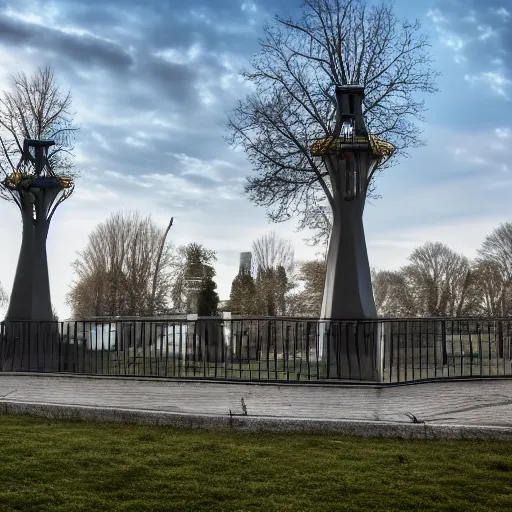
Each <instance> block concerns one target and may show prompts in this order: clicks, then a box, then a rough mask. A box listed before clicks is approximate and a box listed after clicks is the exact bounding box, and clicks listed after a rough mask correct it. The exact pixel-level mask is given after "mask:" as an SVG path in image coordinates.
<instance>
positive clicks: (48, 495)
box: [0, 415, 512, 512]
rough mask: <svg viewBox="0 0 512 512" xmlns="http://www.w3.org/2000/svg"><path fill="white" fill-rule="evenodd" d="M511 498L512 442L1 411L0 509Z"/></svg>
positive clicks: (293, 507)
mask: <svg viewBox="0 0 512 512" xmlns="http://www.w3.org/2000/svg"><path fill="white" fill-rule="evenodd" d="M10 510H23V511H37V512H42V511H48V510H52V511H53V510H56V511H72V512H79V511H85V510H98V511H99V510H101V511H117V510H123V511H133V512H139V511H184V510H187V511H224V510H225V511H235V510H237V511H244V510H261V511H276V510H279V511H281V510H289V511H293V512H298V511H301V510H311V511H315V512H316V511H331V510H346V511H357V510H367V511H372V512H373V511H384V510H390V511H391V510H392V511H401V510H411V511H413V510H414V511H423V510H429V511H443V510H444V511H473V510H475V511H476V510H479V511H485V512H489V511H499V510H512V442H484V441H480V442H478V441H457V442H453V441H451V442H448V441H403V440H389V439H360V438H347V437H339V436H334V435H330V436H319V435H296V434H294V435H286V434H279V435H270V434H258V435H256V434H248V433H243V432H232V433H231V432H203V431H180V430H173V429H170V428H166V427H143V426H134V425H113V424H110V425H108V424H91V423H79V422H66V421H50V420H44V419H38V418H31V417H27V416H4V415H0V511H10Z"/></svg>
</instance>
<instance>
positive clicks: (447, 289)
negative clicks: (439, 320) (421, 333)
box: [401, 242, 476, 317]
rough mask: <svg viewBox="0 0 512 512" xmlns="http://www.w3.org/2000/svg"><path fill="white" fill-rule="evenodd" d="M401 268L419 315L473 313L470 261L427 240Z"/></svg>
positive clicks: (444, 246)
mask: <svg viewBox="0 0 512 512" xmlns="http://www.w3.org/2000/svg"><path fill="white" fill-rule="evenodd" d="M409 261H410V264H409V265H407V266H405V267H404V268H402V269H401V273H402V275H403V276H404V278H405V281H406V283H407V286H408V288H409V290H410V292H411V294H412V296H413V297H414V302H415V304H416V311H417V314H418V315H419V316H439V317H440V316H467V315H471V314H473V313H474V310H475V307H476V302H475V301H476V297H475V295H474V290H473V279H472V272H471V263H470V261H469V260H468V258H466V257H465V256H462V255H461V254H457V253H455V252H454V251H452V250H451V249H450V248H449V247H448V246H446V245H444V244H441V243H439V242H435V243H433V242H426V243H425V244H424V245H422V246H421V247H417V248H416V249H415V250H414V251H413V252H412V254H411V255H410V257H409Z"/></svg>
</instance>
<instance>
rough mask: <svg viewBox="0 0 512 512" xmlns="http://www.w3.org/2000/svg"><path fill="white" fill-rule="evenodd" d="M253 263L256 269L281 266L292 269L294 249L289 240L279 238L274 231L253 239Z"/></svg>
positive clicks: (289, 270) (288, 269)
mask: <svg viewBox="0 0 512 512" xmlns="http://www.w3.org/2000/svg"><path fill="white" fill-rule="evenodd" d="M252 254H253V263H254V266H255V268H256V269H259V268H262V269H264V270H268V269H276V268H277V267H279V266H281V267H283V268H284V269H285V270H286V271H287V272H291V270H292V269H293V263H294V261H293V260H294V255H295V250H294V248H293V245H292V243H291V241H290V240H286V239H284V238H280V237H278V236H277V235H276V233H275V232H274V231H272V232H271V233H269V234H268V235H263V236H262V237H260V238H258V239H257V240H255V241H254V242H253V244H252Z"/></svg>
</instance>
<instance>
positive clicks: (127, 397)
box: [0, 374, 512, 427]
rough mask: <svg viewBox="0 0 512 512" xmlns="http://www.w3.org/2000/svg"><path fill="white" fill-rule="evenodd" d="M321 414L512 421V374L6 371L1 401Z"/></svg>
mask: <svg viewBox="0 0 512 512" xmlns="http://www.w3.org/2000/svg"><path fill="white" fill-rule="evenodd" d="M242 398H243V399H244V403H245V405H246V407H247V414H248V416H251V417H267V418H269V417H270V418H295V419H306V418H307V419H314V420H317V419H318V420H320V419H321V420H351V421H360V420H363V421H365V420H366V421H368V420H371V421H382V422H404V423H408V422H410V420H409V419H408V418H407V416H406V415H405V413H407V412H410V413H412V414H414V415H415V416H416V417H417V418H418V419H419V420H420V421H425V422H426V423H427V424H432V425H436V424H446V425H475V426H476V425H478V426H502V427H512V379H511V380H480V381H447V382H446V381H445V382H429V383H421V384H414V385H408V386H396V387H378V386H368V385H365V386H353V385H348V386H340V385H338V386H334V385H331V386H321V385H309V386H308V385H296V384H295V385H268V384H266V385H261V384H242V383H239V384H231V383H211V382H191V381H189V382H183V381H180V382H178V381H162V380H140V379H129V378H128V379H112V378H105V377H102V378H90V377H81V376H80V377H78V376H73V377H68V376H50V375H14V374H0V403H38V404H52V405H67V406H73V405H75V406H93V407H104V408H112V409H135V410H140V411H159V412H175V413H185V414H200V415H215V416H219V415H221V416H227V415H229V411H230V410H231V411H232V412H233V413H234V414H240V413H242V405H241V400H242Z"/></svg>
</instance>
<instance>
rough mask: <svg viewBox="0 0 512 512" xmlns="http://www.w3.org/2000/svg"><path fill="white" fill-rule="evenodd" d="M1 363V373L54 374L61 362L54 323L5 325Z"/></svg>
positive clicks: (7, 322)
mask: <svg viewBox="0 0 512 512" xmlns="http://www.w3.org/2000/svg"><path fill="white" fill-rule="evenodd" d="M4 326H5V327H4V332H3V333H2V336H1V344H0V361H1V368H2V371H3V372H55V371H59V366H60V361H61V359H62V350H61V349H62V346H61V343H60V336H59V326H58V323H57V322H14V321H12V322H10V321H6V322H5V324H4Z"/></svg>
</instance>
